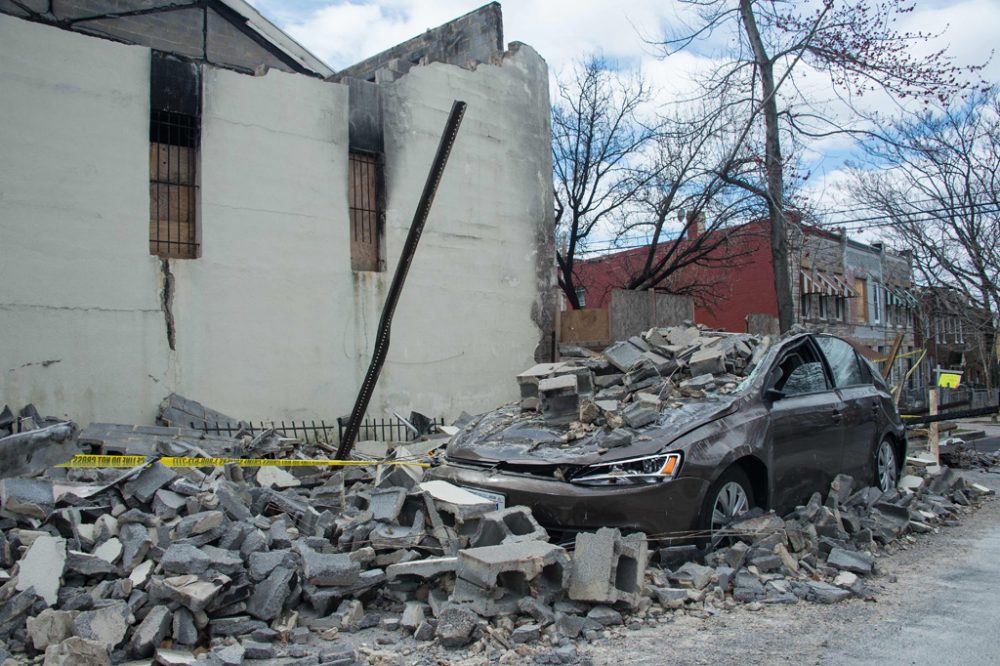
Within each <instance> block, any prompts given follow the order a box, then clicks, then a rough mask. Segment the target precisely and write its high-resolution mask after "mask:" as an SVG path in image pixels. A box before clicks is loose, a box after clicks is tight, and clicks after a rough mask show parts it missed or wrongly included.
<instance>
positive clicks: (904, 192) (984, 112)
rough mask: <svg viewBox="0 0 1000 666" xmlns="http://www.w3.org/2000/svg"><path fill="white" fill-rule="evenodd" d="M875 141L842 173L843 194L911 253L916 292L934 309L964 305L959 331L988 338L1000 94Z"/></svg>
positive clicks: (998, 234) (997, 232) (999, 181)
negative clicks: (936, 297)
mask: <svg viewBox="0 0 1000 666" xmlns="http://www.w3.org/2000/svg"><path fill="white" fill-rule="evenodd" d="M882 133H883V134H884V135H885V137H886V138H885V140H884V141H869V142H867V143H866V150H867V156H868V161H867V163H866V164H863V165H861V164H857V165H854V167H853V168H852V169H851V172H850V174H851V176H850V181H849V184H848V189H849V191H850V192H851V194H852V195H853V196H854V198H855V199H856V200H857V201H858V203H860V204H861V205H863V206H865V207H866V208H869V209H871V210H872V211H873V212H875V213H876V214H877V215H876V216H873V217H878V218H881V219H876V220H873V221H872V222H871V226H873V227H875V228H878V229H879V231H880V232H881V233H882V234H883V235H884V236H885V237H886V238H887V240H889V241H890V242H891V243H892V244H893V245H895V246H897V247H898V248H901V249H905V250H908V251H910V252H912V253H913V257H914V262H913V265H914V269H915V270H916V272H917V278H918V280H919V282H921V283H922V284H924V285H927V286H929V287H933V288H935V293H941V294H944V295H946V299H947V301H949V302H948V303H943V304H942V306H947V309H952V310H953V309H954V303H956V302H958V303H967V304H968V306H969V317H968V318H967V320H968V321H967V323H968V324H969V325H971V326H972V327H973V328H974V329H983V328H984V327H986V329H988V330H978V331H977V332H978V333H982V334H984V335H986V336H988V337H992V335H993V333H994V330H995V327H996V322H997V317H998V314H1000V94H998V93H997V92H996V91H992V92H989V93H980V94H977V95H975V96H973V98H972V99H971V100H968V101H957V102H956V103H954V104H952V105H949V106H946V107H943V108H937V109H932V110H925V111H923V112H920V113H917V114H912V115H909V116H906V117H904V118H902V119H900V120H898V121H897V122H895V123H894V124H892V125H891V126H889V127H886V128H884V129H883V132H882ZM955 292H957V294H959V295H960V296H955V295H954V294H955ZM931 305H932V307H933V303H931ZM944 309H945V308H944V307H942V310H944Z"/></svg>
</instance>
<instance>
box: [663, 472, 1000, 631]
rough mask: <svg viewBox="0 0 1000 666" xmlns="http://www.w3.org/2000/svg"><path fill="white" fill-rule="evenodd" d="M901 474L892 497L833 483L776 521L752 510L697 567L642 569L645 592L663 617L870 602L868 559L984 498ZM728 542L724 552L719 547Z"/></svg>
mask: <svg viewBox="0 0 1000 666" xmlns="http://www.w3.org/2000/svg"><path fill="white" fill-rule="evenodd" d="M924 473H925V474H926V476H924V477H921V476H917V475H908V476H905V477H903V479H901V481H900V487H899V489H898V490H892V491H889V492H886V493H883V492H881V491H880V490H879V489H877V488H872V487H865V488H860V489H854V482H853V479H851V477H849V476H846V475H839V476H837V477H836V478H835V479H834V481H833V483H832V485H831V487H830V492H829V494H828V495H827V497H826V500H825V501H823V498H822V497H821V496H820V494H819V493H816V494H814V495H813V496H812V498H810V500H809V502H808V503H807V504H806V505H804V506H799V507H798V508H796V510H795V511H793V512H792V513H790V514H789V515H787V516H785V518H784V519H782V518H780V517H778V516H777V515H775V514H773V513H770V514H764V513H762V512H761V511H760V510H759V509H757V510H755V511H754V512H751V513H750V514H748V515H747V516H746V517H744V518H741V520H740V521H739V522H737V523H734V524H732V525H731V526H730V527H729V529H728V530H727V532H726V534H727V535H728V536H726V538H725V540H724V543H723V544H721V545H720V547H718V548H716V549H715V550H714V551H713V552H711V553H710V554H709V555H708V556H707V557H706V560H705V565H701V564H697V563H695V562H687V563H685V564H683V565H682V566H680V567H679V568H677V569H675V570H673V571H671V570H670V569H663V570H656V569H651V571H650V576H651V579H652V583H651V587H650V590H651V592H652V594H653V596H654V597H655V598H656V600H657V601H658V602H659V603H660V604H661V605H662V606H663V607H664V608H675V609H676V608H684V607H687V608H691V607H695V608H700V609H702V610H710V611H711V610H712V609H717V608H718V607H720V606H721V607H723V608H729V607H733V606H735V605H736V604H737V603H747V604H754V605H756V606H759V605H761V604H783V603H797V602H799V601H800V600H805V601H815V602H818V603H835V602H838V601H842V600H844V599H848V598H851V597H860V598H865V599H870V598H872V597H873V596H874V590H873V589H872V588H871V587H870V586H869V585H868V584H867V582H866V578H865V577H866V576H869V575H871V574H876V573H878V563H877V560H876V557H877V556H878V555H879V554H881V553H891V552H894V551H895V550H896V549H898V548H900V547H902V546H904V545H905V544H907V543H909V542H912V541H913V536H912V535H913V534H922V533H927V532H933V531H936V530H937V529H938V527H939V526H942V525H949V526H950V525H956V524H957V523H958V518H959V516H960V514H961V513H962V511H963V510H965V507H969V506H970V505H973V504H974V503H977V502H978V501H980V499H981V498H982V497H984V496H986V495H990V494H992V491H990V490H989V489H987V488H986V487H984V486H981V485H979V484H975V483H966V482H965V481H964V480H963V479H962V478H961V477H960V476H959V475H958V474H956V473H955V472H953V471H952V470H951V469H948V468H944V469H943V470H941V471H938V472H937V474H934V475H932V474H930V473H927V472H924ZM727 543H728V545H726V544H727Z"/></svg>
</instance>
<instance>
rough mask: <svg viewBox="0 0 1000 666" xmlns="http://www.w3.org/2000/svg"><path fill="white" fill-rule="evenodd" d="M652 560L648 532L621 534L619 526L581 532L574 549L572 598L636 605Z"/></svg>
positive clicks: (570, 592)
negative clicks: (592, 531) (647, 538)
mask: <svg viewBox="0 0 1000 666" xmlns="http://www.w3.org/2000/svg"><path fill="white" fill-rule="evenodd" d="M648 559H649V552H648V547H647V545H646V535H645V534H642V533H635V534H630V535H628V536H627V537H622V535H621V532H619V531H618V530H617V529H612V528H609V527H602V528H601V529H599V530H597V532H594V533H590V532H580V533H579V534H577V536H576V549H575V550H574V552H573V577H572V582H571V583H570V587H569V598H570V599H573V600H575V601H588V602H591V603H605V604H613V603H619V602H621V603H625V604H628V605H629V606H633V607H634V606H636V605H637V604H638V603H639V596H640V593H641V591H642V581H643V576H644V575H645V573H646V564H647V562H648Z"/></svg>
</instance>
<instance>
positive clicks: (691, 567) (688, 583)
mask: <svg viewBox="0 0 1000 666" xmlns="http://www.w3.org/2000/svg"><path fill="white" fill-rule="evenodd" d="M714 574H715V570H714V569H712V568H711V567H706V566H702V565H700V564H698V563H696V562H685V563H684V564H682V565H681V567H680V568H679V569H678V570H677V571H675V572H674V573H672V574H671V575H670V576H669V578H670V580H672V581H674V582H675V583H677V584H678V585H680V586H682V587H689V588H694V589H695V590H703V589H705V587H707V586H708V584H709V583H711V582H712V576H713V575H714Z"/></svg>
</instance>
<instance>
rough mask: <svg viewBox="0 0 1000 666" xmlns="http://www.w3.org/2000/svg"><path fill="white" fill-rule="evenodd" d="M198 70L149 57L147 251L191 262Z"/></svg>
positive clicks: (161, 56) (194, 248) (195, 235)
mask: <svg viewBox="0 0 1000 666" xmlns="http://www.w3.org/2000/svg"><path fill="white" fill-rule="evenodd" d="M200 135H201V81H200V70H199V69H198V66H197V65H196V64H194V63H188V62H183V61H180V60H177V59H175V58H171V57H169V56H167V55H165V54H161V53H158V52H154V53H153V58H152V61H151V76H150V118H149V253H150V254H152V255H156V256H159V257H172V258H181V259H194V258H195V257H197V256H198V254H199V251H198V250H199V243H198V224H197V223H198V145H199V139H200Z"/></svg>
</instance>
